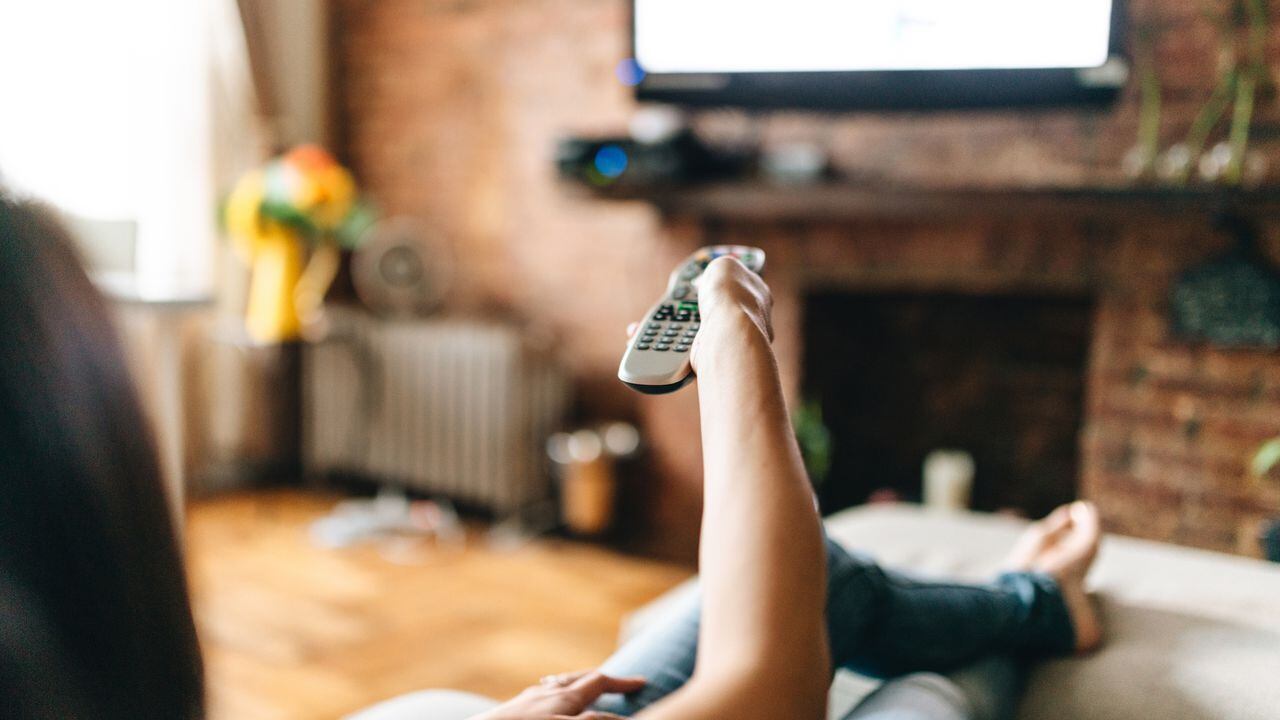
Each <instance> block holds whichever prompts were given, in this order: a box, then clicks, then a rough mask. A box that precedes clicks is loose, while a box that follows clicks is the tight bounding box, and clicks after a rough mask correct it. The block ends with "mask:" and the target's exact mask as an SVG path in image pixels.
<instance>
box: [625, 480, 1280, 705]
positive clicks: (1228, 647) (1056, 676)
mask: <svg viewBox="0 0 1280 720" xmlns="http://www.w3.org/2000/svg"><path fill="white" fill-rule="evenodd" d="M1026 524H1027V523H1026V522H1025V521H1022V520H1017V519H1012V518H1006V517H1002V516H995V515H986V514H980V513H937V512H932V511H929V510H925V509H923V508H921V507H919V506H915V505H868V506H863V507H860V508H854V509H851V510H847V511H844V512H842V513H839V514H837V515H834V516H832V517H830V518H828V520H827V531H828V533H829V534H830V535H831V536H832V537H833V538H835V539H836V540H837V541H839V542H840V543H842V544H843V545H845V546H846V547H849V548H856V549H858V550H861V551H863V552H867V553H870V554H872V555H874V556H875V557H876V558H878V559H879V560H880V561H881V562H882V563H884V564H885V565H888V566H891V567H895V568H899V569H903V570H907V571H909V572H912V573H913V574H916V575H919V576H922V577H929V576H935V577H947V578H960V579H970V580H983V579H985V578H988V577H991V576H992V574H994V573H995V572H996V571H997V569H998V568H999V566H1000V561H1001V560H1002V559H1003V558H1004V556H1005V553H1006V552H1007V551H1008V550H1009V547H1010V546H1011V545H1012V544H1013V540H1014V538H1016V537H1017V536H1018V534H1019V533H1020V532H1021V531H1022V529H1023V528H1024V527H1026ZM1089 580H1090V585H1091V588H1092V589H1093V590H1094V591H1095V592H1096V593H1097V596H1098V599H1099V601H1100V605H1101V609H1102V613H1103V618H1104V622H1105V625H1106V631H1107V639H1106V641H1105V645H1104V646H1103V648H1102V649H1101V650H1099V651H1098V652H1096V653H1094V654H1092V655H1090V656H1088V657H1086V658H1070V659H1062V660H1054V661H1050V662H1046V663H1043V664H1042V665H1040V666H1039V667H1038V668H1037V669H1036V671H1035V672H1034V673H1033V674H1032V676H1031V679H1030V682H1029V685H1028V687H1027V692H1026V694H1025V696H1024V698H1023V701H1022V703H1021V706H1020V710H1019V713H1018V715H1019V718H1021V719H1022V720H1041V719H1044V720H1048V719H1050V718H1052V719H1053V720H1060V719H1061V718H1074V719H1076V720H1132V719H1133V718H1146V717H1159V718H1162V719H1163V720H1184V719H1185V720H1190V719H1191V718H1214V719H1215V720H1219V719H1220V720H1261V719H1262V718H1269V719H1274V718H1277V717H1280V566H1276V565H1273V564H1270V563H1264V562H1261V561H1258V560H1250V559H1247V558H1240V557H1234V556H1230V555H1222V554H1219V553H1211V552H1205V551H1201V550H1193V549H1188V548H1181V547H1176V546H1173V545H1167V544H1163V543H1154V542H1148V541H1144V540H1135V539H1132V538H1122V537H1112V536H1108V537H1107V538H1106V540H1105V541H1104V543H1103V547H1102V551H1101V553H1100V554H1099V557H1098V562H1097V564H1096V565H1095V567H1094V569H1093V572H1091V573H1090V576H1089ZM688 591H689V587H687V586H684V587H681V588H677V589H676V590H673V591H672V593H678V592H688ZM667 599H668V596H664V597H662V598H659V599H658V600H655V601H654V603H652V604H651V605H649V606H646V607H645V608H641V609H640V610H639V611H637V612H636V613H635V614H633V615H632V616H631V617H630V618H628V620H627V622H626V623H624V625H623V636H624V639H625V637H629V636H630V635H632V634H634V633H636V632H639V631H640V630H641V629H642V628H643V626H644V625H645V624H647V622H649V621H650V620H651V618H652V617H654V615H655V613H656V612H661V607H662V604H663V603H664V602H666V601H667ZM875 687H876V683H875V682H874V681H871V680H868V679H866V678H863V677H859V676H857V675H854V674H852V673H848V672H843V671H842V672H840V673H839V674H837V676H836V681H835V682H834V683H833V684H832V688H831V700H830V703H829V707H830V713H829V716H830V717H831V718H840V717H843V716H844V715H845V713H847V712H848V711H849V709H851V708H852V707H853V705H855V704H856V703H857V702H858V701H859V700H860V699H861V698H862V697H864V696H865V695H866V694H867V693H868V692H870V691H871V690H872V689H874V688H875Z"/></svg>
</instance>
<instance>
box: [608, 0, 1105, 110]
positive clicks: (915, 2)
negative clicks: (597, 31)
mask: <svg viewBox="0 0 1280 720" xmlns="http://www.w3.org/2000/svg"><path fill="white" fill-rule="evenodd" d="M1120 5H1121V0H633V3H632V30H633V32H632V47H633V62H632V63H630V64H629V65H628V66H627V70H626V75H625V77H624V79H628V80H629V81H630V82H632V83H633V84H635V85H636V88H637V95H638V96H639V97H640V98H641V99H646V100H659V101H666V102H674V103H679V104H685V105H730V106H747V107H752V106H754V107H807V108H820V109H832V110H839V109H894V108H897V109H928V108H952V107H991V106H1007V105H1064V104H1095V103H1106V102H1108V101H1109V100H1111V99H1112V98H1114V97H1115V95H1116V93H1117V91H1118V90H1119V88H1120V87H1122V86H1123V85H1124V83H1125V81H1126V80H1127V77H1128V67H1129V66H1128V63H1127V62H1126V61H1125V59H1124V57H1123V53H1122V50H1121V42H1120V39H1121V37H1122V36H1123V32H1122V15H1123V12H1122V8H1121V7H1120Z"/></svg>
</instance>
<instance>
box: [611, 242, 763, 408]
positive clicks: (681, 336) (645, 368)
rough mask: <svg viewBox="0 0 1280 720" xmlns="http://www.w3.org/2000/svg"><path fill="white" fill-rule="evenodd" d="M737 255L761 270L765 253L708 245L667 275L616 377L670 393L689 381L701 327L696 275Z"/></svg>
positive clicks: (636, 386)
mask: <svg viewBox="0 0 1280 720" xmlns="http://www.w3.org/2000/svg"><path fill="white" fill-rule="evenodd" d="M723 255H729V256H732V257H735V258H737V259H738V260H739V261H740V262H741V263H742V264H743V265H745V266H746V267H747V269H748V270H751V271H752V272H754V273H756V274H757V275H759V274H760V273H761V272H763V271H764V251H763V250H761V249H759V248H753V247H747V246H745V245H712V246H710V247H704V248H702V249H701V250H698V251H697V252H695V253H694V254H692V255H690V256H689V257H688V258H685V260H684V262H682V263H680V265H679V266H677V267H676V269H675V270H674V271H673V272H672V273H671V278H670V279H669V280H668V281H667V292H666V293H665V294H664V295H663V296H662V299H660V300H658V302H656V303H654V305H653V307H652V308H650V309H649V312H648V314H646V315H645V318H644V320H643V321H642V322H641V323H640V327H639V329H638V330H636V334H635V336H634V337H632V338H631V342H629V343H628V344H627V352H626V353H625V354H624V355H623V356H622V364H621V365H620V366H619V367H618V379H619V380H621V381H622V382H624V383H626V384H627V386H628V387H631V388H632V389H634V390H638V391H640V392H642V393H645V394H647V395H661V394H663V393H669V392H675V391H676V390H679V389H680V388H682V387H684V386H685V385H688V384H689V381H690V380H692V379H693V370H692V368H691V367H690V365H689V350H690V348H691V347H692V346H693V340H694V338H696V337H697V336H698V330H699V329H700V328H701V327H702V316H701V315H700V314H699V313H698V283H697V280H698V278H699V277H700V276H701V275H702V271H703V270H705V269H706V268H707V265H708V264H709V263H710V262H711V261H712V260H714V259H716V258H718V257H721V256H723Z"/></svg>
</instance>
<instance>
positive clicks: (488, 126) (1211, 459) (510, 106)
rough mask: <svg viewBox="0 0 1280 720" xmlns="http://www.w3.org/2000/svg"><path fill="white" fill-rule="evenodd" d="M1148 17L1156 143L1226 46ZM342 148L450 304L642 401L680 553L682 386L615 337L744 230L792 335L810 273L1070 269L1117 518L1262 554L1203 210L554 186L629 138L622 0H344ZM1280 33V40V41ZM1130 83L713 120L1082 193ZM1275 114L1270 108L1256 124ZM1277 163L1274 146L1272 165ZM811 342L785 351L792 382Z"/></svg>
mask: <svg viewBox="0 0 1280 720" xmlns="http://www.w3.org/2000/svg"><path fill="white" fill-rule="evenodd" d="M1130 4H1131V8H1132V14H1133V16H1134V17H1135V20H1136V24H1137V25H1139V26H1142V27H1153V28H1157V29H1158V30H1159V32H1160V38H1161V40H1160V41H1159V43H1158V47H1157V56H1158V58H1159V59H1160V60H1161V75H1162V77H1163V79H1164V81H1165V86H1166V88H1165V97H1166V101H1167V113H1166V116H1167V121H1166V123H1165V129H1164V135H1165V139H1166V142H1169V141H1172V140H1173V139H1175V138H1176V137H1178V136H1180V135H1181V134H1182V133H1184V132H1185V129H1186V127H1187V125H1188V124H1189V122H1190V118H1191V117H1192V115H1193V113H1194V112H1195V110H1196V109H1197V108H1198V106H1199V104H1200V103H1201V102H1203V100H1204V98H1205V97H1206V96H1207V94H1208V92H1209V90H1210V86H1211V78H1212V70H1211V69H1212V67H1213V63H1214V59H1215V57H1216V56H1217V43H1216V38H1215V35H1214V31H1213V29H1212V26H1211V25H1209V24H1208V23H1207V22H1206V21H1204V20H1203V19H1202V18H1201V17H1200V7H1201V4H1200V3H1199V2H1196V1H1195V0H1164V1H1159V0H1133V1H1132V2H1131V3H1130ZM333 11H334V17H333V28H334V32H335V37H334V51H335V71H336V73H337V77H338V87H337V90H338V96H339V100H338V102H339V106H338V115H339V117H340V121H341V122H340V137H341V142H340V148H339V150H340V151H341V152H342V154H343V155H344V156H345V157H346V159H347V160H349V161H350V162H351V163H352V164H353V165H354V167H355V169H356V171H357V173H358V174H359V176H360V178H361V180H362V182H363V183H364V186H365V187H366V188H367V189H368V190H369V191H370V193H371V194H372V195H373V196H374V197H375V198H376V199H377V200H378V202H379V203H381V204H382V205H383V206H384V207H385V208H387V209H388V210H390V211H392V212H397V213H409V214H413V215H416V216H418V217H421V218H424V219H426V220H427V221H429V222H431V223H433V224H434V225H435V226H436V227H437V228H438V229H439V230H440V231H441V232H442V234H443V235H444V237H446V238H447V239H448V242H449V243H450V245H451V248H452V250H453V251H454V253H455V254H456V255H457V257H458V260H459V262H458V283H457V288H458V290H457V292H456V295H455V297H454V299H453V302H452V305H453V310H454V311H457V312H467V313H485V312H501V313H504V314H514V315H516V316H518V317H521V318H524V319H525V320H527V321H528V322H529V323H530V324H531V325H533V326H536V327H538V328H539V329H543V330H546V331H548V332H550V333H552V334H554V336H555V337H557V338H558V339H559V343H560V346H561V347H562V348H563V350H564V357H565V358H566V361H567V362H568V363H570V365H571V367H572V370H573V372H574V374H575V376H576V377H577V378H578V380H579V387H580V399H581V402H580V404H581V408H582V413H583V415H584V416H590V417H618V416H620V417H630V418H634V419H636V420H637V421H638V422H640V423H641V425H642V426H643V428H644V429H645V431H646V432H647V434H648V439H649V441H650V447H651V450H652V452H651V462H650V467H651V469H652V477H651V479H650V480H649V481H648V482H649V486H650V492H649V498H650V499H651V506H650V507H649V508H647V509H646V511H645V512H646V513H647V514H648V517H649V519H650V521H651V526H652V527H653V528H654V529H655V534H656V537H657V539H658V540H659V541H662V543H661V544H663V545H665V546H666V547H669V548H688V547H690V544H689V541H690V539H691V538H692V537H693V535H694V533H695V532H696V517H697V516H696V512H697V509H698V504H699V492H698V475H699V463H700V457H699V450H698V447H697V437H698V434H697V408H696V403H695V402H694V401H695V397H694V394H693V393H688V392H686V393H680V394H678V395H675V396H670V397H666V398H656V399H655V398H641V397H638V396H636V395H634V394H632V393H630V392H629V391H627V390H625V389H624V388H622V387H621V385H619V384H618V383H617V382H616V381H615V380H614V371H615V369H616V364H617V360H618V354H619V352H620V350H621V344H622V328H623V327H624V326H625V325H626V323H627V322H629V321H631V320H633V319H635V318H636V317H637V316H639V314H640V313H641V312H643V310H644V309H645V308H646V306H647V305H648V303H649V302H651V301H652V299H653V296H654V294H655V292H657V291H658V290H659V289H660V285H661V282H662V278H664V277H665V276H666V273H667V272H668V271H669V269H670V268H671V267H672V265H673V264H674V263H675V262H676V261H677V260H678V259H679V258H680V257H681V256H682V255H683V254H685V253H686V252H687V251H688V250H689V249H691V248H693V247H696V246H697V245H699V244H700V243H702V242H703V241H706V240H715V241H719V240H728V239H741V240H744V241H748V242H754V243H758V244H761V245H764V246H765V247H766V248H767V249H768V250H769V252H770V254H771V260H772V264H771V275H770V278H771V282H772V283H773V285H774V287H775V291H776V292H777V295H778V306H777V311H776V312H777V323H778V325H779V327H782V328H799V327H800V326H801V325H800V323H801V319H802V318H801V304H800V301H799V298H800V296H801V294H802V292H803V291H804V289H805V288H807V287H812V286H813V285H815V284H824V285H831V284H837V283H865V282H874V283H881V284H885V283H899V284H901V283H908V284H928V285H929V286H931V287H948V286H967V287H972V288H980V287H984V286H985V287H989V286H990V285H991V284H992V283H997V284H998V283H1001V282H1007V283H1015V284H1017V283H1022V284H1027V283H1031V284H1034V283H1040V282H1050V283H1057V282H1062V283H1074V284H1076V285H1077V286H1087V287H1089V288H1091V290H1092V291H1093V292H1096V293H1097V295H1098V297H1099V302H1098V305H1097V308H1098V310H1097V315H1098V316H1097V326H1096V330H1095V335H1094V337H1095V340H1094V348H1093V349H1092V356H1091V357H1092V360H1091V364H1090V368H1091V369H1090V372H1089V377H1088V383H1089V391H1088V400H1087V411H1086V428H1085V433H1084V438H1083V440H1082V453H1083V456H1082V467H1083V478H1082V488H1083V491H1084V494H1085V495H1086V496H1088V497H1092V498H1095V499H1097V500H1099V501H1100V502H1102V503H1103V505H1104V510H1105V512H1106V515H1107V522H1108V525H1109V526H1110V527H1111V528H1112V529H1114V530H1117V531H1120V532H1125V533H1130V534H1135V535H1141V536H1146V537H1154V538H1160V539H1166V540H1174V541H1177V542H1183V543H1187V544H1192V545H1200V546H1205V547H1212V548H1219V549H1227V550H1240V551H1244V552H1255V547H1254V545H1253V543H1252V535H1253V533H1254V530H1255V527H1256V525H1257V524H1258V522H1259V521H1260V519H1261V518H1262V517H1264V516H1265V515H1267V514H1268V513H1272V514H1275V513H1280V485H1272V486H1263V485H1259V484H1255V483H1253V482H1252V481H1251V480H1249V479H1248V478H1247V476H1246V473H1245V468H1244V463H1245V461H1246V459H1247V457H1248V454H1249V452H1250V451H1251V450H1252V448H1253V447H1254V446H1255V445H1256V443H1257V442H1258V441H1259V440H1261V439H1262V438H1263V437H1266V436H1267V435H1269V434H1276V433H1280V362H1278V361H1277V359H1276V357H1275V356H1274V355H1271V354H1265V353H1254V352H1225V351H1216V350H1212V349H1208V348H1198V347H1190V346H1186V345H1183V344H1180V343H1178V342H1175V341H1173V340H1172V339H1170V338H1169V337H1168V328H1167V324H1166V322H1165V312H1166V304H1167V303H1166V298H1167V294H1168V286H1169V282H1170V280H1171V278H1173V277H1174V276H1176V274H1177V273H1178V272H1180V271H1181V270H1182V269H1184V268H1186V267H1188V266H1189V265H1191V264H1194V263H1195V262H1196V261H1198V260H1201V259H1204V258H1207V257H1210V256H1211V255H1212V254H1213V253H1214V252H1215V251H1216V250H1217V249H1219V248H1220V247H1221V241H1220V240H1218V239H1216V238H1214V237H1213V236H1212V235H1211V234H1210V233H1208V232H1207V229H1206V228H1205V227H1203V226H1201V225H1199V224H1197V223H1195V222H1192V223H1182V222H1179V223H1173V222H1157V221H1155V220H1153V219H1150V218H1144V219H1140V220H1138V219H1136V220H1135V222H1134V223H1133V224H1131V225H1127V226H1123V227H1119V226H1115V227H1106V228H1102V227H1096V226H1089V225H1072V224H1066V225H1063V224H1053V223H1029V222H1028V223H1011V222H1006V221H997V220H994V219H993V220H990V221H964V222H956V223H938V222H920V223H904V222H897V223H883V222H870V221H868V222H865V223H858V224H825V225H823V224H815V225H804V226H796V225H794V224H793V225H777V226H763V227H762V226H759V225H753V226H750V227H735V226H717V227H716V228H714V229H711V228H704V227H702V226H701V225H699V224H698V223H697V222H694V221H691V220H687V219H679V218H673V219H663V218H660V217H659V216H658V215H657V214H656V213H655V212H654V211H653V210H652V209H651V208H649V207H647V206H644V205H641V204H637V203H601V202H593V201H589V200H584V199H581V198H578V197H575V196H573V195H571V194H567V193H565V192H563V191H562V189H561V188H560V187H558V186H557V184H556V182H555V179H554V173H553V168H552V150H553V146H554V141H555V138H556V137H557V136H559V135H560V134H562V133H566V132H591V131H615V130H617V129H618V128H620V127H622V126H623V125H624V123H625V121H626V119H627V117H628V115H629V113H630V112H631V110H632V109H633V107H634V104H633V102H632V101H631V99H630V96H629V92H628V91H627V90H626V89H625V88H623V87H622V86H620V85H619V84H618V83H617V82H616V81H615V80H614V76H613V67H614V64H615V63H616V62H617V61H618V59H620V58H621V57H622V56H623V55H624V53H625V51H626V47H627V41H626V37H625V36H626V28H627V13H628V4H627V3H626V2H625V0H376V2H375V1H374V0H333ZM1275 36H1276V38H1277V42H1276V43H1273V44H1275V45H1276V47H1277V48H1280V32H1278V33H1276V34H1275ZM1136 117H1137V109H1136V102H1135V100H1134V97H1133V93H1132V92H1129V93H1128V94H1127V95H1126V96H1125V97H1124V98H1123V99H1122V101H1121V102H1120V103H1119V104H1118V105H1117V106H1116V107H1115V108H1113V109H1110V110H1107V111H1102V112H1098V111H1084V110H1066V111H1063V110H1055V111H1034V112H995V111H983V112H972V113H941V114H933V115H921V114H897V115H883V114H864V115H850V116H818V115H810V114H801V113H776V114H772V115H767V116H748V115H745V114H743V113H737V112H716V113H708V114H706V115H703V116H700V117H699V118H697V120H696V123H697V125H698V126H699V128H700V129H701V130H703V131H704V132H706V133H708V134H709V135H710V136H712V137H715V138H719V139H723V140H726V141H735V140H747V141H750V142H757V143H763V144H769V143H774V142H779V141H784V140H789V139H797V138H802V139H812V140H817V141H820V142H822V143H824V144H827V145H828V146H829V147H831V148H832V150H833V153H834V156H835V163H836V165H837V166H838V167H839V168H840V169H842V170H843V171H845V172H847V173H849V174H852V175H856V176H858V177H866V178H872V179H877V180H898V181H909V182H911V181H914V182H927V183H936V182H955V183H964V184H969V185H979V184H1000V185H1008V184H1021V185H1045V184H1048V185H1052V184H1073V183H1074V184H1087V183H1091V182H1098V181H1106V180H1115V179H1117V178H1118V172H1119V171H1118V167H1119V165H1120V158H1121V157H1122V156H1123V154H1124V152H1125V151H1126V150H1127V149H1128V148H1129V147H1130V146H1131V145H1132V144H1133V138H1134V132H1135V131H1134V128H1135V126H1136ZM1278 118H1280V115H1278V114H1277V112H1276V110H1275V108H1274V105H1273V104H1267V105H1266V106H1265V108H1264V110H1263V112H1262V113H1261V115H1260V118H1259V122H1258V123H1257V129H1256V132H1255V136H1256V137H1258V138H1259V139H1260V141H1261V142H1262V143H1263V144H1264V145H1268V144H1270V142H1271V138H1272V137H1273V136H1275V135H1276V132H1275V129H1276V127H1277V124H1276V120H1277V119H1278ZM1272 165H1273V173H1272V174H1273V175H1280V172H1275V170H1280V162H1277V161H1276V160H1275V159H1273V162H1272ZM799 348H800V342H799V339H798V335H795V334H790V335H788V334H786V333H784V334H783V336H782V337H780V338H779V342H778V350H779V354H780V359H781V362H782V363H783V367H784V371H785V372H786V374H787V376H788V384H789V385H790V386H791V387H795V386H796V385H797V382H796V379H797V378H796V373H797V372H798V368H799V366H800V363H799V352H800V350H799Z"/></svg>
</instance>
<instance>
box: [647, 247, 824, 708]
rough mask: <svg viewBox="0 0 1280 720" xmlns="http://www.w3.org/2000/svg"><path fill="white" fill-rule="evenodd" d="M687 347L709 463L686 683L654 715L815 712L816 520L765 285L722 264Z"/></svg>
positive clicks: (727, 261)
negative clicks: (698, 610)
mask: <svg viewBox="0 0 1280 720" xmlns="http://www.w3.org/2000/svg"><path fill="white" fill-rule="evenodd" d="M699 302H700V306H701V308H700V309H701V313H702V318H703V322H702V328H701V331H700V332H699V335H698V340H697V343H696V345H695V347H694V355H693V363H694V367H695V369H696V371H697V373H698V396H699V401H700V404H701V414H702V445H703V455H704V471H705V479H704V482H705V486H706V488H705V493H704V510H703V515H702V545H701V550H700V564H701V572H702V591H703V606H702V625H701V630H700V635H699V639H698V648H699V649H698V662H697V668H696V670H695V672H694V675H693V678H692V679H691V680H690V682H689V683H688V684H687V685H686V686H685V687H684V688H683V689H681V690H680V691H678V692H676V693H675V694H673V695H671V696H670V697H668V698H667V699H665V700H663V701H661V702H659V703H657V704H656V705H654V706H653V707H651V708H649V709H648V710H646V711H645V712H644V713H642V714H641V715H640V717H643V718H647V719H650V720H665V719H667V718H670V719H672V720H675V719H679V720H699V719H702V718H705V719H707V720H711V719H712V718H729V717H732V718H743V719H747V720H749V719H751V718H762V719H763V718H768V719H770V720H772V719H775V718H795V719H797V720H804V719H814V720H817V719H818V718H821V717H822V716H823V713H824V711H825V706H826V696H827V688H828V685H829V683H830V678H831V671H830V659H829V652H828V649H827V638H826V630H825V625H824V617H823V612H824V606H825V600H826V574H825V554H824V547H823V539H822V533H821V527H820V520H819V517H818V513H817V510H816V508H815V505H814V499H813V494H812V491H811V489H810V486H809V482H808V479H807V477H806V475H805V472H804V466H803V464H802V463H801V460H800V453H799V449H798V447H797V446H796V443H795V437H794V435H793V434H792V430H791V425H790V421H789V418H788V415H787V409H786V403H785V401H784V400H783V397H782V388H781V383H780V381H779V378H778V370H777V365H776V363H775V360H774V356H773V350H772V348H771V346H770V338H771V336H772V332H771V329H770V325H769V313H770V306H771V300H770V297H769V291H768V288H767V287H766V286H765V285H764V283H763V282H762V281H761V280H760V279H759V278H758V277H757V276H755V275H754V274H753V273H751V272H750V271H749V270H747V269H746V268H744V267H743V266H742V265H741V264H740V263H739V262H738V261H737V260H734V259H731V258H720V259H717V260H715V261H714V262H712V263H711V264H710V265H709V266H708V267H707V270H706V272H705V273H704V274H703V276H702V279H701V281H700V287H699Z"/></svg>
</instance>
